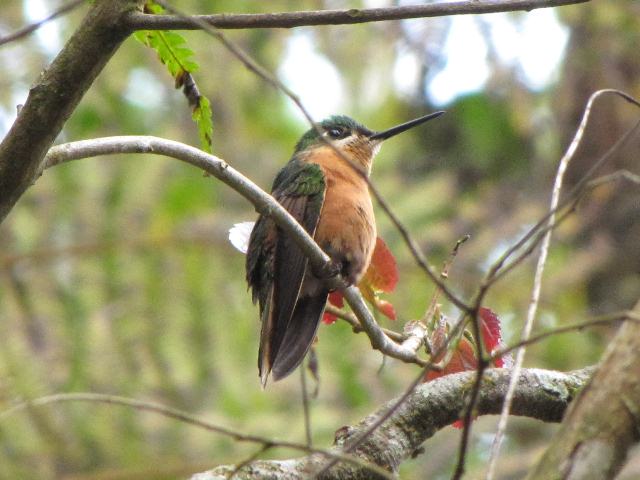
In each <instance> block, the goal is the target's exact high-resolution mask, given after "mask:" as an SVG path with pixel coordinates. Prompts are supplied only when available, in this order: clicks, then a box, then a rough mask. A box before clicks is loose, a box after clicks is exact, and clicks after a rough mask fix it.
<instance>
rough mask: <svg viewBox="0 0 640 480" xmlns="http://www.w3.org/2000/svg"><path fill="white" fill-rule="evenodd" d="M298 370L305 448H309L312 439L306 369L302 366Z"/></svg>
mask: <svg viewBox="0 0 640 480" xmlns="http://www.w3.org/2000/svg"><path fill="white" fill-rule="evenodd" d="M298 370H300V391H301V395H302V413H303V415H304V433H305V440H306V442H307V446H308V447H311V445H312V444H313V437H312V433H311V412H310V409H309V391H308V390H307V369H306V368H304V365H302V367H301V368H299V369H298Z"/></svg>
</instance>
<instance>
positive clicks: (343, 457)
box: [0, 393, 393, 480]
mask: <svg viewBox="0 0 640 480" xmlns="http://www.w3.org/2000/svg"><path fill="white" fill-rule="evenodd" d="M64 402H89V403H103V404H107V405H119V406H123V407H129V408H134V409H136V410H140V411H146V412H152V413H157V414H159V415H162V416H164V417H168V418H173V419H176V420H179V421H181V422H183V423H186V424H189V425H193V426H195V427H198V428H202V429H204V430H206V431H208V432H212V433H217V434H220V435H224V436H226V437H230V438H232V439H234V440H236V441H238V442H248V443H257V444H260V445H262V446H263V447H264V450H267V449H269V448H273V447H281V448H288V449H291V450H296V451H300V452H306V453H314V454H318V455H321V456H323V457H328V458H334V459H337V460H338V461H341V462H347V463H351V464H354V465H356V466H358V467H360V468H364V469H365V470H370V471H371V472H373V473H375V474H377V475H380V476H381V477H383V478H387V479H389V480H393V477H392V476H391V475H390V474H389V472H387V471H386V470H384V469H383V468H380V467H379V466H378V465H375V464H371V463H369V462H367V461H365V460H363V459H361V458H357V457H354V456H351V455H348V454H344V453H341V452H339V451H337V450H335V449H332V450H326V449H321V448H313V447H309V446H308V445H302V444H299V443H295V442H288V441H284V440H273V439H270V438H266V437H262V436H259V435H248V434H245V433H240V432H237V431H235V430H232V429H230V428H227V427H222V426H220V425H216V424H214V423H212V422H209V421H208V420H204V419H202V418H199V417H196V416H194V415H191V414H190V413H188V412H185V411H182V410H178V409H176V408H172V407H167V406H165V405H161V404H159V403H154V402H147V401H143V400H137V399H135V398H129V397H121V396H117V395H105V394H101V393H58V394H54V395H47V396H44V397H38V398H36V399H33V400H29V401H27V402H21V403H18V404H16V405H14V406H13V407H11V408H9V409H7V410H4V411H3V412H0V422H1V421H3V420H6V419H7V418H9V417H11V416H13V415H15V414H16V413H18V412H20V411H23V410H28V409H29V408H33V407H42V406H46V405H52V404H56V403H64Z"/></svg>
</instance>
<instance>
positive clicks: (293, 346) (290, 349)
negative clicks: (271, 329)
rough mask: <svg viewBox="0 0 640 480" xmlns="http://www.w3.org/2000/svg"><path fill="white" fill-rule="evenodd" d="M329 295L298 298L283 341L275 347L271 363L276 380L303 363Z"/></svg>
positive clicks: (324, 293) (322, 294) (322, 293)
mask: <svg viewBox="0 0 640 480" xmlns="http://www.w3.org/2000/svg"><path fill="white" fill-rule="evenodd" d="M327 295H328V292H321V293H320V294H315V295H313V296H301V297H300V298H299V299H298V302H297V303H296V307H295V309H294V311H293V315H292V316H291V320H290V321H289V324H288V325H287V328H286V332H285V333H284V337H282V342H281V343H280V345H278V346H274V347H275V348H274V349H273V351H275V352H276V353H275V358H274V359H273V362H272V365H271V372H272V374H273V379H274V381H275V380H280V379H282V378H284V377H286V376H287V375H289V374H290V373H291V372H293V371H294V370H295V369H296V367H297V366H298V365H300V363H302V360H303V359H304V357H305V355H306V354H307V351H309V348H310V347H311V344H312V343H313V340H314V338H315V336H316V332H317V331H318V326H319V325H320V319H321V318H322V314H323V313H324V307H325V305H326V303H327ZM264 380H266V379H264Z"/></svg>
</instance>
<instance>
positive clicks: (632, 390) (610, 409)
mask: <svg viewBox="0 0 640 480" xmlns="http://www.w3.org/2000/svg"><path fill="white" fill-rule="evenodd" d="M634 311H635V312H638V313H640V302H638V303H637V304H636V306H635V308H634ZM639 366H640V323H639V322H634V321H630V320H628V321H627V322H625V323H624V324H623V325H622V327H620V330H618V333H617V334H616V336H615V337H614V339H613V341H612V342H611V343H610V344H609V346H608V348H607V351H606V352H605V354H604V357H603V359H602V362H601V363H600V365H599V366H598V370H597V371H596V372H595V374H594V375H593V378H592V379H591V380H590V381H589V383H588V385H587V386H586V387H585V389H584V390H583V392H582V393H581V394H580V396H579V397H578V398H577V400H576V402H575V404H574V405H573V406H572V408H571V409H570V410H569V412H568V413H567V416H566V418H565V420H564V422H563V423H562V428H561V429H560V431H558V433H557V434H556V436H555V438H554V440H553V441H552V443H551V445H550V446H549V448H548V449H547V451H546V453H545V454H544V456H543V457H542V458H541V459H540V462H538V464H537V466H536V468H535V469H534V470H533V471H532V472H531V474H530V475H529V476H528V477H527V478H528V479H529V480H553V479H581V480H591V479H593V480H606V479H609V478H614V477H615V476H616V474H617V473H618V471H619V470H620V468H621V467H622V465H623V464H624V461H625V459H626V457H627V451H628V450H629V448H630V447H631V446H632V445H633V444H635V443H637V442H638V441H640V367H639Z"/></svg>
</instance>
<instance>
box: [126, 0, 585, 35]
mask: <svg viewBox="0 0 640 480" xmlns="http://www.w3.org/2000/svg"><path fill="white" fill-rule="evenodd" d="M587 1H588V0H483V1H482V2H478V1H477V0H467V1H464V2H446V3H435V4H426V5H405V6H400V7H383V8H364V9H357V8H352V9H348V10H316V11H298V12H281V13H258V14H234V13H222V14H217V15H194V16H189V17H187V18H185V17H184V16H182V15H145V14H142V13H136V14H134V15H131V17H129V21H128V25H129V27H130V28H132V29H135V30H181V29H182V30H197V29H199V28H201V27H200V26H199V25H198V24H197V23H196V22H194V19H196V20H198V21H199V22H204V23H206V24H207V25H210V26H212V27H216V28H220V29H249V28H294V27H302V26H310V25H351V24H354V23H368V22H382V21H389V20H405V19H410V18H428V17H441V16H450V15H469V14H484V13H495V12H514V11H527V12H529V11H531V10H535V9H538V8H551V7H560V6H564V5H573V4H577V3H584V2H587Z"/></svg>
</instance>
